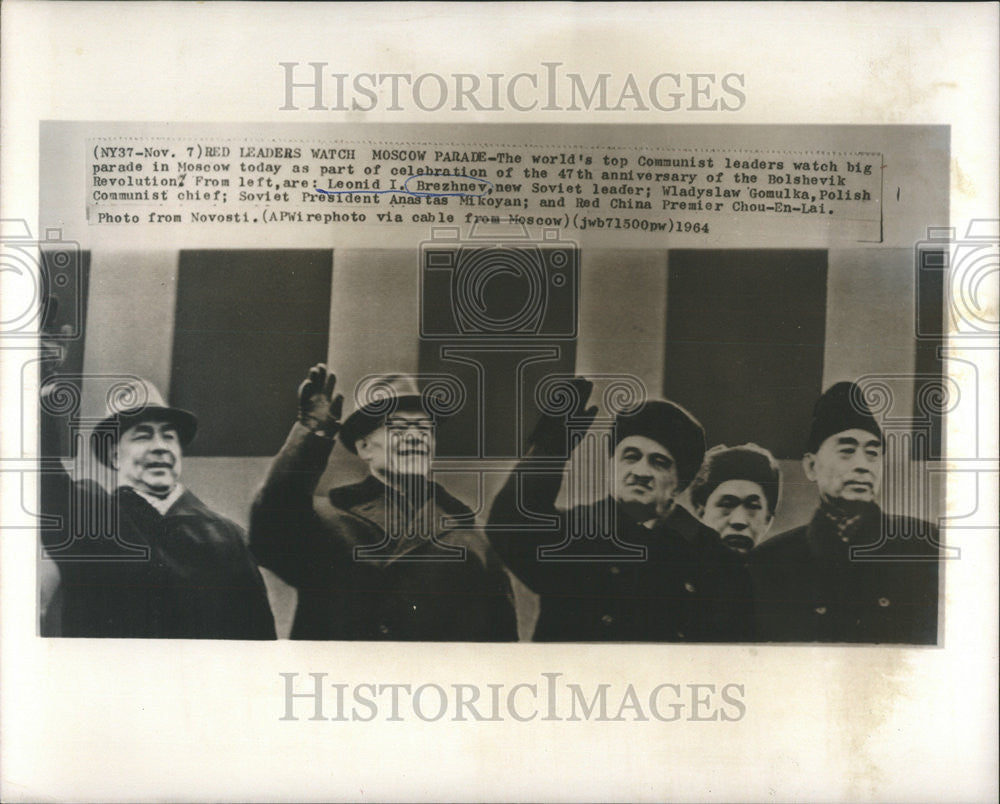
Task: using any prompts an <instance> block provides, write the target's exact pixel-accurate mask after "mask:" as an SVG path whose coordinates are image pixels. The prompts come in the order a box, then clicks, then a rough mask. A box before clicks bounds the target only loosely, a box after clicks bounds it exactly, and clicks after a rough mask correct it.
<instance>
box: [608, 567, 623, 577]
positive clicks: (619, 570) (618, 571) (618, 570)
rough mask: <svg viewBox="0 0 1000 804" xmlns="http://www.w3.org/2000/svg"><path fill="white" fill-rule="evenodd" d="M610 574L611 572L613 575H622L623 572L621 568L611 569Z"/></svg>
mask: <svg viewBox="0 0 1000 804" xmlns="http://www.w3.org/2000/svg"><path fill="white" fill-rule="evenodd" d="M608 572H610V573H611V574H612V575H621V572H622V570H621V567H611V569H609V570H608Z"/></svg>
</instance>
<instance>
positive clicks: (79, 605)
mask: <svg viewBox="0 0 1000 804" xmlns="http://www.w3.org/2000/svg"><path fill="white" fill-rule="evenodd" d="M59 383H60V379H59V377H58V375H57V376H55V377H53V378H50V381H48V382H47V383H46V384H45V385H43V388H42V411H41V420H42V454H43V455H47V456H55V455H58V454H60V450H59V449H58V446H57V445H58V443H59V440H60V439H59V432H58V430H57V424H56V423H57V417H56V416H54V415H52V414H53V405H52V404H51V402H50V399H51V398H52V397H53V395H58V394H60V393H64V392H65V391H66V390H67V389H66V388H65V387H63V388H60V385H59ZM126 396H127V397H128V398H130V400H131V402H132V403H134V404H130V405H127V406H126V405H121V406H113V407H112V412H111V414H110V415H109V416H107V417H106V418H105V419H104V420H103V421H101V422H99V423H98V424H97V426H96V428H95V430H94V435H93V436H92V437H91V447H92V449H93V453H94V456H95V457H96V458H97V460H98V461H99V463H100V465H101V466H103V467H104V470H105V471H106V473H107V476H108V486H109V487H110V488H111V489H112V490H111V491H110V492H109V491H107V490H105V488H104V487H102V486H101V485H100V484H99V483H97V482H96V481H94V480H92V479H88V480H82V481H79V482H73V481H72V480H71V479H70V477H69V475H68V474H66V472H64V471H62V468H61V465H59V463H58V461H50V464H52V466H49V467H48V468H47V469H46V471H45V472H43V474H42V477H41V484H42V494H41V499H42V510H43V512H44V513H45V514H47V515H51V516H53V517H54V518H55V521H57V522H59V526H58V527H56V528H53V529H51V530H50V529H46V528H43V531H42V534H43V542H44V544H45V547H46V549H47V552H48V554H49V556H50V557H51V558H52V559H53V560H54V561H55V562H56V564H57V566H58V568H59V574H60V590H59V594H60V595H61V598H62V604H61V610H60V613H61V618H60V624H59V628H58V630H57V631H55V632H51V631H48V630H47V628H46V627H45V626H44V625H43V634H44V635H47V636H72V637H146V638H151V637H162V638H174V639H274V638H275V630H274V619H273V617H272V615H271V609H270V606H269V604H268V599H267V592H266V590H265V588H264V582H263V580H262V579H261V576H260V571H259V570H258V569H257V564H256V562H255V561H254V559H253V556H252V554H251V553H250V551H249V549H248V548H247V546H246V543H245V539H244V533H243V530H242V529H241V528H240V527H239V526H238V525H236V524H235V523H234V522H231V521H230V520H228V519H226V518H224V517H222V516H220V515H219V514H216V513H215V512H213V511H212V510H210V509H209V508H208V506H206V505H205V504H204V503H203V502H202V501H201V500H199V499H198V498H197V497H196V496H195V495H194V494H193V493H192V492H191V491H190V490H188V489H187V488H185V487H184V486H183V484H182V483H181V466H182V459H183V452H184V448H185V447H186V446H187V445H188V444H189V443H190V442H191V440H192V439H193V438H194V437H195V434H196V432H197V428H198V422H197V419H196V418H195V417H194V415H193V414H192V413H190V412H189V411H186V410H182V409H180V408H174V407H170V406H168V405H167V404H166V403H165V402H164V401H163V399H162V397H161V396H160V394H159V392H158V391H157V390H156V388H155V387H153V386H152V385H151V384H150V383H148V382H144V381H143V382H136V383H133V384H132V385H131V386H130V387H129V388H128V390H127V392H126ZM115 407H117V408H118V409H115ZM115 524H116V525H117V527H115Z"/></svg>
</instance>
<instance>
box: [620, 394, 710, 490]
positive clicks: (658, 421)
mask: <svg viewBox="0 0 1000 804" xmlns="http://www.w3.org/2000/svg"><path fill="white" fill-rule="evenodd" d="M633 435H641V436H645V437H646V438H651V439H653V441H655V442H657V443H658V444H662V445H663V446H664V447H666V448H667V449H668V450H670V454H671V455H673V457H674V460H675V461H676V462H677V479H678V481H679V487H678V491H683V490H684V489H685V488H686V487H687V485H688V484H689V483H690V482H691V479H692V478H693V477H694V475H695V472H697V471H698V467H699V466H701V461H702V458H704V457H705V430H704V428H702V426H701V424H700V423H699V422H698V420H697V419H695V417H694V416H692V415H691V414H690V413H688V412H687V411H686V410H685V409H684V408H682V407H681V406H680V405H678V404H675V403H674V402H668V401H666V400H662V399H652V400H649V401H648V402H645V403H643V404H642V405H640V406H639V407H638V408H635V409H633V410H631V411H627V412H624V413H619V414H618V416H616V417H615V441H614V445H613V446H614V447H617V446H618V444H619V443H620V442H621V441H622V440H623V439H625V438H628V437H629V436H633Z"/></svg>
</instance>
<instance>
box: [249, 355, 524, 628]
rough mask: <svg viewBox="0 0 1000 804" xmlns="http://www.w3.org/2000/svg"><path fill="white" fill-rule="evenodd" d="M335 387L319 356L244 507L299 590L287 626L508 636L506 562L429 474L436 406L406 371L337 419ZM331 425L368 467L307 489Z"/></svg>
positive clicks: (254, 539)
mask: <svg viewBox="0 0 1000 804" xmlns="http://www.w3.org/2000/svg"><path fill="white" fill-rule="evenodd" d="M335 385H336V378H335V377H334V376H333V374H331V373H329V372H328V371H327V369H326V366H324V365H323V364H318V365H316V366H313V368H312V369H310V371H309V375H308V377H307V378H306V379H305V381H304V382H303V383H302V385H301V386H300V388H299V415H298V420H297V421H296V422H295V424H294V425H293V426H292V430H291V432H290V433H289V435H288V439H287V440H286V442H285V444H284V446H283V447H282V448H281V451H280V452H279V453H278V455H277V456H276V457H275V459H274V461H273V462H272V464H271V467H270V470H269V472H268V475H267V478H266V480H265V482H264V485H263V487H262V488H261V490H260V492H259V493H258V495H257V498H256V500H255V501H254V506H253V512H252V514H251V521H250V545H251V548H252V549H253V551H254V553H255V554H256V555H257V557H258V560H259V561H260V564H261V566H264V567H267V568H268V569H270V570H272V571H273V572H275V573H276V574H277V575H278V576H279V577H280V578H282V579H283V580H284V581H286V582H287V583H289V584H291V585H292V586H294V587H296V589H297V590H298V607H297V609H296V613H295V621H294V625H293V627H292V633H291V636H292V638H293V639H343V640H351V639H359V640H428V641H441V640H443V641H476V642H487V641H512V640H515V639H516V638H517V622H516V618H515V614H514V607H513V596H512V593H511V588H510V582H509V579H508V577H507V574H506V572H505V570H504V569H503V565H502V564H501V563H500V561H499V559H498V558H497V557H496V555H495V554H494V552H493V550H492V549H491V548H490V545H489V543H488V542H487V541H486V538H485V537H484V536H483V535H482V533H481V532H479V531H478V530H477V529H476V526H475V521H474V515H473V514H472V512H471V511H470V510H469V508H468V507H467V506H466V505H465V504H463V503H462V502H460V501H459V500H457V499H456V498H455V497H453V496H452V495H451V494H449V493H448V492H447V491H445V490H444V488H442V487H441V486H440V485H439V484H438V483H436V482H434V481H433V480H432V478H431V464H432V461H433V458H434V445H435V439H434V426H435V424H436V417H435V416H434V415H432V412H431V410H430V407H431V406H430V405H428V400H427V399H425V398H424V396H423V395H421V394H420V393H419V391H418V389H417V385H416V382H415V381H414V379H413V378H412V377H408V376H406V375H389V376H385V377H382V378H379V379H378V381H377V382H376V383H374V384H373V385H372V386H370V392H369V393H367V396H368V397H369V398H367V399H363V400H362V404H359V406H358V407H357V409H356V410H355V411H354V412H353V413H352V414H351V415H350V416H348V417H347V419H346V420H345V421H344V422H343V423H342V424H341V422H340V416H341V410H342V406H343V397H342V396H341V395H339V394H337V395H335V393H334V390H335ZM362 396H365V395H362ZM338 435H339V438H340V441H341V443H342V444H343V445H344V447H346V448H347V449H348V451H350V452H351V453H353V454H355V455H357V456H358V457H359V458H360V459H361V460H362V461H363V462H364V463H365V465H366V468H367V475H368V476H367V477H366V478H365V479H364V480H362V481H361V482H360V483H353V484H350V485H344V486H339V487H337V488H334V489H332V490H331V491H330V492H329V494H328V495H326V497H325V498H316V499H314V497H313V494H314V491H315V489H316V486H317V484H318V483H319V479H320V476H321V475H322V474H323V472H324V470H325V469H326V465H327V461H328V459H329V457H330V453H331V450H332V449H333V446H334V440H335V438H336V437H337V436H338Z"/></svg>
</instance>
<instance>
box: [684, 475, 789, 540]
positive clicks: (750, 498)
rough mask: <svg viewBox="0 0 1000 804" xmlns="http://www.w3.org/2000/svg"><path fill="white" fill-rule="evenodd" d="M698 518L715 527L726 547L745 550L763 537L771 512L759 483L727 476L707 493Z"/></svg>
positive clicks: (771, 515) (768, 527) (772, 515)
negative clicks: (703, 506) (731, 478)
mask: <svg viewBox="0 0 1000 804" xmlns="http://www.w3.org/2000/svg"><path fill="white" fill-rule="evenodd" d="M701 521H702V522H704V523H705V524H706V525H708V527H710V528H712V530H714V531H716V532H717V533H718V534H719V535H720V536H721V537H722V541H723V542H724V543H725V544H726V546H727V547H731V548H732V549H733V550H736V551H737V552H739V553H748V552H750V551H751V550H752V549H753V548H754V547H756V546H757V545H758V544H760V543H761V542H762V541H763V540H764V537H765V536H766V535H767V531H768V530H769V529H770V527H771V522H773V521H774V514H773V513H772V512H771V511H770V510H769V509H768V503H767V497H766V496H765V495H764V489H763V488H762V487H761V486H760V484H759V483H755V482H754V481H752V480H726V481H725V482H723V483H720V484H719V485H718V486H716V488H715V491H713V492H712V493H711V494H710V495H709V496H708V500H707V501H706V503H705V509H704V511H702V512H701Z"/></svg>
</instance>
